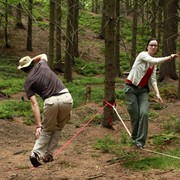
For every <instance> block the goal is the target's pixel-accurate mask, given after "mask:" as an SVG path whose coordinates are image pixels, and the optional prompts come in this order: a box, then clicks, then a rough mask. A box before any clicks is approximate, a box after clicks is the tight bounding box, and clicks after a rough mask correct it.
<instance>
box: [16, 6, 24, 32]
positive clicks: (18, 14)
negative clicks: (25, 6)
mask: <svg viewBox="0 0 180 180" xmlns="http://www.w3.org/2000/svg"><path fill="white" fill-rule="evenodd" d="M16 28H20V29H25V27H24V25H23V23H22V5H21V3H18V5H17V10H16Z"/></svg>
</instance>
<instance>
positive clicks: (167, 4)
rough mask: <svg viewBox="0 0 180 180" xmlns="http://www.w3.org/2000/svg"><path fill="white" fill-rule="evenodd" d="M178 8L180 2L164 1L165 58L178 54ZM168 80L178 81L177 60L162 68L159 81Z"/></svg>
mask: <svg viewBox="0 0 180 180" xmlns="http://www.w3.org/2000/svg"><path fill="white" fill-rule="evenodd" d="M177 8H178V0H171V1H169V0H164V17H165V18H164V27H163V30H164V32H163V51H162V55H163V56H167V55H169V54H171V53H176V39H177V35H178V16H177ZM168 78H171V79H174V80H177V79H178V75H177V73H176V66H175V60H173V61H168V62H165V63H163V64H161V66H160V72H159V81H163V80H166V79H168Z"/></svg>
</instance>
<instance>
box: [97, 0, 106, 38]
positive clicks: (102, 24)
mask: <svg viewBox="0 0 180 180" xmlns="http://www.w3.org/2000/svg"><path fill="white" fill-rule="evenodd" d="M105 26H106V17H105V0H103V6H102V20H101V30H100V33H99V36H98V38H100V39H105Z"/></svg>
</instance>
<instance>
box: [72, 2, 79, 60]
mask: <svg viewBox="0 0 180 180" xmlns="http://www.w3.org/2000/svg"><path fill="white" fill-rule="evenodd" d="M74 3H75V4H74V10H73V13H74V16H73V17H74V33H73V35H74V36H73V46H74V48H73V50H74V52H73V54H74V57H79V49H78V32H79V31H78V19H79V0H74Z"/></svg>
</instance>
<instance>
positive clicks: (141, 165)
mask: <svg viewBox="0 0 180 180" xmlns="http://www.w3.org/2000/svg"><path fill="white" fill-rule="evenodd" d="M157 137H158V136H157ZM172 138H174V137H172V135H164V136H161V138H159V139H161V143H162V142H164V141H166V140H170V139H172ZM120 139H121V140H119V141H117V140H114V139H113V137H112V136H110V135H105V136H104V137H103V138H101V139H99V138H98V139H97V140H96V143H95V144H94V148H96V149H97V150H100V151H101V152H102V153H109V154H113V155H112V157H113V158H112V159H111V160H110V161H109V163H115V162H117V161H118V162H120V163H121V165H123V166H124V167H126V168H129V169H134V170H149V169H164V170H171V169H179V168H180V160H179V159H176V158H180V149H179V148H175V149H173V150H169V151H164V152H159V153H161V154H156V153H153V154H149V155H148V154H147V155H146V157H142V156H141V154H140V151H132V150H131V148H128V147H131V143H130V140H129V138H128V137H127V135H126V134H122V135H121V137H120ZM177 142H178V141H177ZM159 143H160V142H158V144H159ZM154 152H156V151H154ZM157 153H158V151H157ZM163 154H164V155H163ZM114 155H115V156H116V158H115V157H114ZM170 156H172V157H170Z"/></svg>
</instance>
